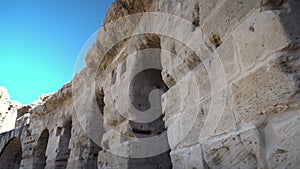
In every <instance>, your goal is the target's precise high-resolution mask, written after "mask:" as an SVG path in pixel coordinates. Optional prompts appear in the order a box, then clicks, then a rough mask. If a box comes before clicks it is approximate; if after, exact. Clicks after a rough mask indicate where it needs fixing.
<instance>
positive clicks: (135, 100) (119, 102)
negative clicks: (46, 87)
mask: <svg viewBox="0 0 300 169" xmlns="http://www.w3.org/2000/svg"><path fill="white" fill-rule="evenodd" d="M141 12H163V13H165V14H170V15H163V16H162V15H160V17H159V18H155V17H154V19H153V18H148V16H149V15H150V14H147V15H142V14H139V15H136V17H134V18H131V19H130V20H126V21H124V20H119V19H120V18H122V17H126V16H129V15H131V14H137V13H141ZM156 15H158V13H156ZM165 16H167V17H165ZM171 16H176V17H180V18H183V19H185V20H186V21H188V22H189V24H188V23H187V22H184V21H181V20H179V19H178V18H177V19H174V18H173V17H171ZM112 21H115V22H112ZM150 21H151V22H150ZM299 21H300V3H299V1H297V0H285V1H283V0H251V1H250V0H191V1H185V0H145V1H144V0H143V1H137V0H116V2H115V3H113V4H112V6H111V8H110V10H109V12H108V14H107V17H106V19H105V22H104V26H107V27H105V28H103V29H102V30H101V31H100V32H99V36H98V39H97V42H96V43H95V44H94V46H93V47H92V48H91V49H90V51H89V53H88V55H87V57H86V63H87V66H86V67H85V68H84V69H83V70H82V71H81V72H80V73H78V74H77V75H76V76H75V77H74V79H73V80H72V81H71V82H70V83H68V84H66V85H64V86H63V87H62V88H61V89H60V90H59V91H58V92H56V93H54V94H53V95H49V96H46V97H42V98H41V100H42V101H41V102H36V103H35V104H33V105H28V106H24V107H21V108H20V109H18V110H16V111H15V117H14V119H13V121H16V125H15V129H13V130H11V131H7V132H4V133H2V134H1V135H0V168H1V167H2V168H3V166H4V167H5V168H22V169H31V168H46V169H52V168H53V169H54V168H68V169H81V168H86V169H88V168H90V169H94V168H99V169H115V168H118V169H119V168H121V169H122V168H133V169H134V168H149V169H150V168H151V169H153V168H161V169H165V168H178V169H182V168H185V169H203V168H262V169H263V168H277V169H281V168H297V167H298V166H299V161H300V159H299V157H300V154H299V152H300V148H299V143H300V133H299V131H300V126H299V119H300V116H299V112H300V49H299V37H300V30H299V28H300V27H299ZM111 22H112V23H111ZM148 22H150V23H151V24H149V23H148ZM174 22H175V23H174ZM154 28H156V29H155V30H156V31H157V30H159V31H161V32H163V33H161V34H160V33H159V32H155V31H151V30H153V29H154ZM149 30H150V31H149ZM143 31H146V33H144V34H138V33H141V32H142V33H143ZM118 37H122V38H123V39H119V40H118V39H117V38H118ZM117 40H118V42H116V41H117ZM218 63H220V64H218ZM3 98H8V97H3ZM0 100H1V99H0ZM2 100H3V99H2ZM2 100H1V102H2ZM4 102H5V105H6V107H5V109H7V105H9V104H7V103H8V99H4ZM128 105H129V106H128ZM150 110H151V111H150ZM141 112H142V113H147V114H146V116H143V114H139V113H141ZM144 117H147V118H148V119H143V118H144ZM16 118H17V119H16ZM140 119H143V120H142V121H139V120H140ZM149 119H150V120H149ZM147 120H148V121H147ZM155 136H157V137H155ZM149 138H154V139H152V140H151V139H150V140H151V141H144V142H142V143H140V142H139V141H140V140H147V139H149ZM20 145H21V146H20ZM8 152H11V153H8ZM153 152H158V153H156V154H155V153H154V154H151V153H153ZM11 155H14V156H15V158H13V157H12V156H11ZM137 157H139V158H137Z"/></svg>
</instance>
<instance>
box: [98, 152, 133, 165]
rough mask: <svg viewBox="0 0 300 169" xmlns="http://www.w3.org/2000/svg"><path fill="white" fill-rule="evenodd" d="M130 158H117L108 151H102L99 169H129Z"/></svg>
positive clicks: (99, 158) (99, 157)
mask: <svg viewBox="0 0 300 169" xmlns="http://www.w3.org/2000/svg"><path fill="white" fill-rule="evenodd" d="M127 162H128V158H125V157H121V156H117V155H115V154H112V153H110V152H107V151H100V152H99V156H98V168H99V169H115V168H120V169H126V168H128V163H127Z"/></svg>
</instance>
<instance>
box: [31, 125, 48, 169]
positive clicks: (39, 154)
mask: <svg viewBox="0 0 300 169" xmlns="http://www.w3.org/2000/svg"><path fill="white" fill-rule="evenodd" d="M48 140H49V130H48V129H45V130H44V131H43V132H42V134H41V136H40V138H39V139H38V142H37V146H36V147H35V150H34V152H33V169H42V168H44V167H45V166H46V160H47V156H46V150H47V145H48Z"/></svg>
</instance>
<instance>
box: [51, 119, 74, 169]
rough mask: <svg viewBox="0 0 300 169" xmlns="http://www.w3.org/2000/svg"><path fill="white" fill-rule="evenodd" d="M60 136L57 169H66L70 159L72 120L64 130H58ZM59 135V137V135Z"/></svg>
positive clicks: (65, 125) (56, 161)
mask: <svg viewBox="0 0 300 169" xmlns="http://www.w3.org/2000/svg"><path fill="white" fill-rule="evenodd" d="M57 130H59V134H61V132H62V134H61V136H60V141H59V147H58V154H57V157H56V160H55V168H66V167H67V164H68V160H69V157H70V149H69V142H70V139H71V130H72V120H68V121H67V122H66V123H65V124H64V126H63V128H60V127H59V128H58V129H57ZM59 134H58V135H59Z"/></svg>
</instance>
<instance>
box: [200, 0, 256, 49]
mask: <svg viewBox="0 0 300 169" xmlns="http://www.w3.org/2000/svg"><path fill="white" fill-rule="evenodd" d="M220 3H222V4H220V5H219V6H218V8H217V9H215V11H214V12H213V13H212V14H211V16H209V18H207V21H206V22H205V23H203V26H202V28H203V30H204V33H205V34H206V35H207V36H209V38H210V41H211V42H213V44H214V46H215V47H218V46H219V45H220V43H222V41H223V38H224V36H225V35H226V32H228V31H229V30H230V29H233V28H234V26H235V25H238V24H239V23H240V21H241V20H242V19H243V18H244V17H245V16H247V15H248V14H249V13H250V12H251V11H253V10H254V9H257V8H259V7H260V6H261V0H253V1H248V0H241V1H236V0H226V1H224V2H220ZM217 39H219V40H218V41H216V40H217ZM214 42H216V43H214Z"/></svg>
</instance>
